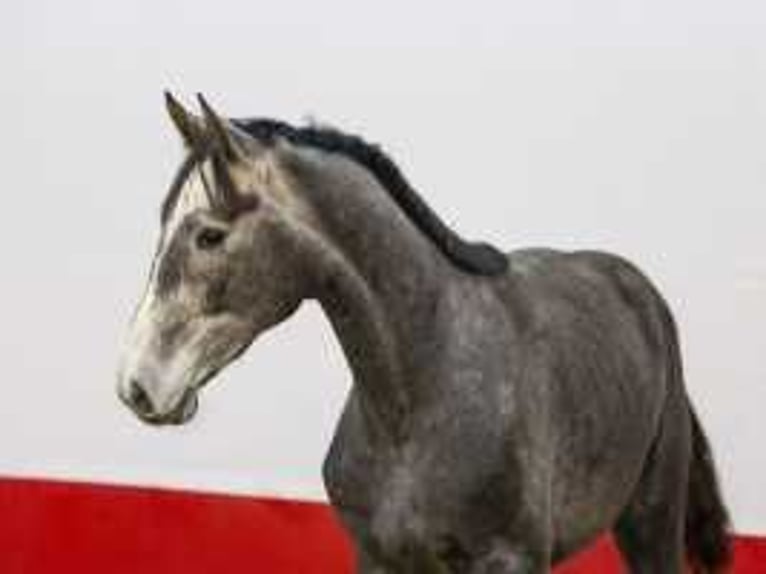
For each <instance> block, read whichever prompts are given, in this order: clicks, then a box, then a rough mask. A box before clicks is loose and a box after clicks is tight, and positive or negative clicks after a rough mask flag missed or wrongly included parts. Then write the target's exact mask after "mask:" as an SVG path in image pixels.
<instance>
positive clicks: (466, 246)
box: [233, 119, 508, 275]
mask: <svg viewBox="0 0 766 574" xmlns="http://www.w3.org/2000/svg"><path fill="white" fill-rule="evenodd" d="M233 122H234V123H235V124H236V125H237V126H238V127H240V128H241V129H243V130H244V131H246V132H247V133H248V134H250V135H251V136H252V137H254V138H256V139H257V140H259V141H261V142H263V143H265V144H272V143H273V142H274V141H275V140H276V139H277V138H284V139H285V140H287V141H289V142H290V143H293V144H295V145H305V146H310V147H314V148H317V149H320V150H323V151H326V152H331V153H339V154H342V155H344V156H346V157H348V158H349V159H351V160H353V161H355V162H356V163H358V164H360V165H362V166H363V167H365V168H366V169H367V170H369V171H370V172H371V173H372V174H373V175H374V176H375V177H376V178H377V180H378V181H379V183H380V184H381V185H382V186H383V188H384V189H386V190H387V191H388V193H389V194H390V195H391V197H392V198H393V199H394V201H395V202H396V203H397V205H399V207H400V208H401V209H402V210H403V211H404V212H405V213H406V214H407V216H408V217H409V218H410V220H411V221H412V222H413V223H415V225H417V227H418V228H419V229H420V230H421V231H423V233H425V234H426V236H428V237H429V238H430V239H431V240H432V241H433V242H434V243H435V244H436V245H437V246H438V247H439V249H440V250H441V251H442V253H444V254H445V255H446V256H447V257H448V258H449V259H450V260H451V261H452V262H454V263H455V265H457V266H458V267H459V268H461V269H463V270H465V271H468V272H470V273H475V274H478V275H499V274H501V273H503V272H505V270H506V268H507V265H508V263H507V260H506V257H505V255H504V254H503V253H502V252H501V251H499V250H498V249H496V248H495V247H493V246H491V245H489V244H487V243H482V242H469V241H466V240H464V239H463V238H461V237H460V236H459V235H458V234H457V233H455V232H454V231H453V230H452V229H450V228H449V227H448V226H447V225H446V224H445V223H444V222H443V221H442V220H441V218H440V217H439V216H438V215H437V214H436V213H435V212H434V211H433V210H432V209H431V208H430V207H429V206H428V204H426V203H425V201H423V199H422V198H421V197H420V196H419V195H418V193H417V192H416V191H415V190H414V189H413V188H412V187H411V186H410V184H409V183H408V182H407V180H406V179H405V177H404V175H403V174H402V172H401V171H400V170H399V168H398V167H397V166H396V164H395V163H394V162H393V161H392V160H391V158H390V157H388V156H387V155H386V154H385V153H384V152H383V151H382V150H381V149H380V147H378V146H376V145H372V144H369V143H367V142H366V141H364V140H363V139H362V138H360V137H358V136H354V135H350V134H345V133H343V132H340V131H338V130H335V129H329V128H325V127H317V126H307V127H300V128H298V127H295V126H292V125H290V124H287V123H285V122H281V121H279V120H273V119H240V120H233Z"/></svg>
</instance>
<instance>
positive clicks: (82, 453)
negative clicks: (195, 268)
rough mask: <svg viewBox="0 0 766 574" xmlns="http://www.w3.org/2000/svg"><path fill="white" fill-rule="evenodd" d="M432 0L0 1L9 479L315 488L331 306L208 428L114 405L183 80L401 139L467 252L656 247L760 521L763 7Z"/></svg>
mask: <svg viewBox="0 0 766 574" xmlns="http://www.w3.org/2000/svg"><path fill="white" fill-rule="evenodd" d="M413 4H416V3H413V2H407V1H405V0H388V1H387V2H376V3H360V2H354V1H352V0H330V1H324V2H305V3H298V2H295V1H287V2H285V1H281V2H275V3H273V4H271V3H269V4H267V3H263V2H253V1H251V2H246V3H244V2H243V3H240V4H237V3H235V2H233V1H231V0H218V1H216V2H203V1H201V0H200V1H188V0H187V1H184V2H181V1H176V2H162V3H160V2H152V1H150V0H141V1H132V2H127V1H126V2H121V3H116V2H109V3H107V2H97V1H95V0H69V1H67V2H55V1H53V0H48V1H44V0H24V1H22V0H15V1H13V0H12V1H10V2H5V3H4V4H3V5H2V7H0V70H2V74H3V77H2V82H1V83H0V126H2V130H0V158H2V160H0V165H2V169H0V181H1V182H2V197H3V208H2V222H1V224H0V262H2V278H1V281H0V289H2V291H1V292H0V293H1V295H2V296H1V297H0V318H1V320H0V358H1V359H2V382H1V383H0V385H2V387H0V388H1V389H2V391H3V392H2V396H0V474H6V475H8V474H33V475H47V476H51V475H54V476H66V477H75V478H86V479H97V480H118V481H131V482H141V483H160V484H172V485H178V486H193V487H204V488H215V489H224V490H240V491H244V492H280V493H285V494H307V493H308V494H311V495H314V496H321V493H322V489H321V484H320V481H319V465H320V461H321V459H322V454H323V451H324V448H325V446H326V444H327V443H328V441H329V437H330V436H331V433H332V429H333V424H334V421H335V419H336V417H337V415H338V412H339V408H340V405H341V400H342V397H343V396H344V393H345V392H346V389H347V387H348V385H349V375H348V373H347V372H346V369H345V364H344V361H343V357H342V356H341V354H340V350H339V347H338V345H337V344H336V342H335V341H334V340H333V339H332V336H331V332H330V329H329V328H328V326H327V325H326V323H325V322H324V320H323V319H322V317H321V314H320V313H319V311H318V309H317V308H316V307H314V306H307V307H306V308H305V309H304V310H303V312H302V313H300V314H299V315H298V316H297V317H296V318H295V319H294V320H293V321H291V322H290V323H288V324H286V325H284V326H282V327H281V328H279V329H278V330H276V331H274V332H273V333H271V334H270V335H269V336H267V337H265V338H264V339H263V340H262V341H260V342H259V343H258V344H257V345H256V346H255V348H253V349H252V350H251V352H250V353H249V355H248V356H247V357H246V358H245V359H244V360H243V361H242V362H241V363H238V364H237V365H235V366H234V367H232V368H231V369H230V370H229V371H227V372H226V373H225V374H224V375H222V376H221V378H220V380H219V381H218V383H217V384H216V385H215V386H214V387H212V388H211V389H210V390H209V391H208V392H206V394H205V396H204V401H203V407H202V411H201V413H200V416H199V418H198V419H197V420H196V422H195V424H193V425H191V426H189V427H186V428H182V429H173V430H162V431H157V430H155V429H150V428H145V427H143V426H140V425H139V424H138V423H137V422H136V421H135V420H134V419H133V418H132V417H131V416H130V415H129V414H128V413H127V412H126V411H125V410H124V409H123V408H122V407H121V406H119V405H118V404H117V401H116V399H115V398H114V391H113V387H114V380H113V379H114V371H115V365H116V355H117V349H118V346H119V343H120V338H121V336H122V333H123V332H124V327H125V325H126V323H127V320H128V317H129V314H130V312H131V310H132V305H133V304H134V302H135V301H136V300H137V298H138V295H139V292H140V290H141V287H142V285H143V281H144V277H145V274H146V271H147V266H148V263H149V258H150V255H151V252H152V249H153V242H154V240H155V237H156V234H157V224H158V206H159V202H160V200H161V198H162V196H163V193H164V190H165V188H166V186H167V184H168V182H169V179H170V177H171V174H172V173H173V171H174V169H175V165H176V164H177V162H178V161H179V159H180V151H179V147H178V145H177V143H176V141H175V136H174V134H173V133H172V131H171V129H170V126H169V124H168V122H167V121H166V119H165V117H164V113H163V109H162V104H161V90H162V89H163V88H166V87H169V88H173V89H175V90H177V91H178V92H179V93H180V94H182V95H185V96H192V95H193V93H194V92H195V91H197V90H202V91H205V92H206V93H207V94H208V95H209V96H210V98H211V99H212V101H213V102H214V103H215V104H217V105H218V106H219V107H220V108H222V109H224V110H226V111H228V112H230V113H231V114H233V115H249V114H254V115H274V116H278V117H282V118H285V119H288V120H300V119H301V117H303V116H305V115H307V114H311V115H315V116H316V117H318V118H319V119H321V120H324V121H328V122H331V123H334V124H337V125H338V126H341V127H344V128H347V129H349V130H352V131H357V132H360V133H362V134H364V135H366V136H367V137H369V138H370V139H372V140H374V141H380V142H382V143H384V144H385V145H386V147H387V148H388V149H389V150H390V151H391V152H392V153H393V154H394V157H395V158H397V159H398V160H399V161H400V163H401V165H402V167H403V168H404V169H405V171H406V173H408V174H409V176H410V178H411V179H412V181H413V182H414V183H415V184H416V186H417V187H418V188H419V189H420V190H422V192H423V194H424V195H425V196H426V197H427V198H428V199H429V200H430V201H431V202H432V204H433V205H434V207H435V208H436V209H437V210H438V211H439V212H441V213H442V214H443V215H444V216H445V217H446V218H447V219H448V220H450V221H453V222H455V223H456V225H457V227H458V228H459V229H460V230H461V231H463V232H465V234H466V235H468V236H471V237H483V238H488V239H491V240H493V241H495V242H497V243H499V244H502V245H503V246H506V247H511V246H522V245H529V244H538V245H539V244H545V245H553V246H559V247H601V248H607V249H612V250H616V251H619V252H622V253H624V254H626V255H628V256H630V257H632V258H634V259H635V260H636V261H637V262H638V263H640V264H641V265H642V266H643V267H644V268H645V269H646V270H648V271H649V272H650V274H651V275H652V276H653V277H654V278H655V279H656V281H657V282H658V283H659V284H660V285H661V286H662V288H663V289H664V292H665V293H666V295H667V297H668V298H669V299H670V301H671V303H672V304H673V306H674V308H675V310H676V312H677V315H678V317H679V319H680V322H681V327H682V331H683V337H684V351H685V356H686V363H687V373H688V380H689V387H690V390H691V393H692V395H693V397H694V399H695V401H696V403H697V405H698V408H699V410H700V412H701V416H702V418H703V419H704V423H705V426H706V427H707V429H708V430H709V433H710V435H711V437H712V440H713V443H714V447H715V450H716V454H717V457H718V459H719V462H720V466H721V468H722V474H723V481H724V483H725V489H726V494H727V495H728V499H729V501H730V503H731V505H732V508H733V510H734V515H735V518H736V522H737V526H738V528H739V529H740V530H743V531H760V532H761V533H763V532H766V497H765V496H764V495H763V494H762V489H763V487H764V486H766V455H765V454H764V453H766V449H764V448H763V446H762V444H761V442H762V439H763V438H764V434H766V410H765V409H766V366H764V365H766V363H764V361H763V354H764V337H763V331H764V327H765V326H766V253H764V252H763V246H764V245H765V244H766V227H764V216H766V107H765V102H766V34H764V31H766V28H765V26H766V8H764V5H763V3H761V2H756V1H751V2H744V1H740V2H735V1H729V2H726V3H723V2H713V1H700V0H696V1H693V0H688V1H675V2H669V1H667V0H657V1H653V0H652V1H649V0H647V1H644V2H637V1H634V2H628V1H621V2H616V1H614V0H603V1H594V0H590V1H582V0H578V1H577V2H575V1H569V0H547V1H540V0H534V1H532V0H529V1H527V2H514V3H511V2H503V1H500V0H498V1H496V2H493V1H490V0H480V1H479V0H477V1H474V2H470V3H466V2H452V3H448V2H444V1H441V2H437V1H429V2H420V3H417V6H413ZM296 358H298V360H296Z"/></svg>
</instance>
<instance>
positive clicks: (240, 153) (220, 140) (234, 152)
mask: <svg viewBox="0 0 766 574" xmlns="http://www.w3.org/2000/svg"><path fill="white" fill-rule="evenodd" d="M197 99H198V100H199V105H200V107H201V108H202V115H203V117H204V118H205V124H206V125H207V127H208V130H209V131H210V136H212V140H213V143H214V144H215V145H216V146H217V148H218V149H219V150H220V151H221V152H223V154H224V157H226V159H228V160H229V161H236V160H239V159H242V158H243V157H244V156H245V149H244V145H243V142H242V141H240V139H239V138H240V136H239V134H238V131H239V130H238V129H237V128H236V127H235V126H233V125H232V124H231V122H229V121H228V120H226V119H224V118H222V117H221V116H219V115H218V114H217V113H216V112H215V111H214V110H213V108H212V107H211V106H210V104H208V102H207V100H206V99H205V96H203V95H202V94H197Z"/></svg>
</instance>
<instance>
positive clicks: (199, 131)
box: [165, 91, 205, 150]
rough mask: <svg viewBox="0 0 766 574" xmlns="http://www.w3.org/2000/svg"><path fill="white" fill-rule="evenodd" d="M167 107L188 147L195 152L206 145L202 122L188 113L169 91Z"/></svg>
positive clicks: (166, 99)
mask: <svg viewBox="0 0 766 574" xmlns="http://www.w3.org/2000/svg"><path fill="white" fill-rule="evenodd" d="M165 107H166V108H167V110H168V115H169V116H170V119H171V120H173V124H174V125H175V126H176V129H177V130H178V133H179V134H181V138H182V139H183V141H184V144H185V145H186V147H188V148H190V149H193V150H195V149H199V148H200V147H201V146H202V145H203V144H204V139H205V134H204V129H203V126H202V122H201V120H200V119H199V118H198V117H196V116H194V115H193V114H191V113H189V112H188V111H186V109H185V108H184V107H183V106H182V105H181V104H180V103H179V101H178V100H177V99H175V97H173V94H171V93H170V92H168V91H166V92H165Z"/></svg>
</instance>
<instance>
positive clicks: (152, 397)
mask: <svg viewBox="0 0 766 574" xmlns="http://www.w3.org/2000/svg"><path fill="white" fill-rule="evenodd" d="M200 103H201V106H202V115H201V116H196V115H193V114H190V113H189V112H187V111H186V110H185V109H184V108H183V107H181V105H180V104H179V103H178V102H177V101H176V100H175V99H173V97H172V96H170V95H169V94H168V95H167V106H168V110H169V112H170V116H171V118H172V119H173V122H174V123H175V125H176V127H177V128H178V130H179V132H180V134H181V136H182V138H183V141H184V142H185V145H186V148H187V151H188V155H187V159H186V161H185V162H184V163H183V165H182V166H181V168H180V170H179V171H178V174H177V176H176V178H175V181H174V182H173V184H172V186H171V188H170V190H169V192H168V195H167V197H166V199H165V202H164V204H163V207H162V234H161V237H160V241H159V245H158V248H157V252H156V255H155V257H154V262H153V265H152V269H151V274H150V278H149V285H148V287H147V289H146V292H145V295H144V298H143V300H142V301H141V303H140V305H139V307H138V310H137V312H136V315H135V317H134V320H133V323H132V326H131V330H130V334H129V337H128V342H127V345H126V349H125V354H124V357H123V361H122V366H121V372H120V377H119V390H118V392H119V396H120V398H121V399H122V400H123V401H124V402H125V403H126V404H127V405H128V406H129V407H130V408H131V409H132V410H133V411H134V412H135V413H136V414H137V415H138V416H139V417H140V418H141V419H142V420H144V421H146V422H148V423H152V424H180V423H184V422H186V421H188V420H189V419H190V418H191V417H192V416H193V415H194V413H195V411H196V408H197V394H198V391H199V390H200V389H201V388H202V387H203V386H204V385H205V383H207V382H208V381H209V380H210V379H211V378H212V377H213V376H214V375H215V374H216V373H217V372H218V371H219V370H220V369H222V368H223V367H224V366H226V365H227V364H228V363H229V362H231V361H232V360H233V359H234V358H235V357H237V356H238V355H239V354H240V353H242V352H243V351H244V350H245V349H246V348H247V347H248V345H249V344H250V343H251V342H252V341H253V340H254V339H255V338H256V336H257V335H258V334H259V333H261V332H263V331H264V330H266V329H268V328H270V327H272V326H274V325H276V324H277V323H280V322H281V321H284V320H285V319H287V318H288V317H289V316H290V315H291V313H293V312H294V311H295V310H296V309H297V308H298V306H299V305H300V303H301V301H303V300H304V299H308V298H313V299H316V300H318V301H319V303H320V305H321V306H322V308H323V310H324V312H325V314H326V315H327V317H328V318H329V320H330V322H331V324H332V326H333V329H334V331H335V333H336V334H337V336H338V338H339V339H340V342H341V345H342V348H343V350H344V353H345V355H346V357H347V359H348V363H349V366H350V368H351V370H352V372H353V380H354V384H353V389H352V391H351V393H350V395H349V397H348V400H347V403H346V405H345V409H344V411H343V414H342V417H341V420H340V423H339V425H338V428H337V432H336V434H335V437H334V439H333V442H332V445H331V447H330V450H329V454H328V456H327V459H326V461H325V464H324V468H323V473H324V480H325V484H326V488H327V494H328V496H329V498H330V500H331V502H332V504H333V505H334V507H335V508H336V510H337V512H338V513H339V516H340V518H341V520H342V522H343V524H344V525H345V527H346V528H347V529H348V531H349V533H350V534H351V536H352V538H353V540H354V542H355V546H356V549H357V557H358V570H359V572H362V573H365V574H371V573H378V574H382V573H397V574H399V573H413V574H422V573H426V574H428V573H470V574H484V573H487V574H489V573H497V574H510V573H522V572H524V573H541V572H549V571H550V568H551V565H552V564H555V563H557V562H558V561H560V560H561V559H562V558H564V557H566V556H568V555H570V554H572V553H573V552H575V551H577V550H578V549H580V548H582V547H583V546H585V545H587V544H588V543H589V542H590V541H592V540H593V539H594V538H595V537H597V536H598V535H600V534H601V533H604V532H606V531H610V530H611V531H612V532H613V533H614V535H615V538H616V541H617V544H618V546H619V548H620V550H621V551H622V554H623V556H624V558H625V560H626V562H627V564H628V565H629V566H630V570H631V572H636V573H647V574H663V573H680V572H682V570H683V564H684V561H685V559H686V560H688V563H690V564H691V566H692V568H693V569H694V571H696V572H717V571H721V569H722V568H724V567H725V565H726V563H727V560H728V558H729V555H730V543H729V536H728V519H727V512H726V509H725V507H724V505H723V503H722V501H721V496H720V493H719V490H718V487H717V484H716V478H715V472H714V468H713V462H712V458H711V454H710V450H709V447H708V444H707V441H706V439H705V436H704V434H703V432H702V430H701V428H700V425H699V422H698V421H697V419H696V417H695V415H694V412H693V409H692V407H691V405H690V402H689V397H688V395H687V393H686V391H685V389H684V381H683V376H682V372H681V357H680V354H679V344H678V339H677V334H676V329H675V326H674V324H673V318H672V316H671V313H670V311H669V310H668V307H667V305H666V304H665V302H664V301H663V299H662V297H661V296H660V294H659V293H658V292H657V290H656V289H655V288H654V287H653V286H652V284H651V283H650V282H649V280H648V279H647V278H646V277H645V276H644V275H643V274H642V273H641V272H640V271H639V270H637V269H636V268H635V267H634V266H633V265H631V264H630V263H628V262H626V261H624V260H623V259H620V258H618V257H615V256H613V255H609V254H605V253H599V252H592V251H589V252H574V253H564V252H559V251H553V250H548V249H525V250H520V251H514V252H512V253H511V254H509V255H506V254H503V253H501V252H499V251H497V250H496V249H494V248H493V247H491V246H489V245H487V244H484V243H471V242H466V241H465V240H463V239H461V238H460V237H459V236H458V235H456V234H455V233H454V232H453V231H451V230H450V229H449V228H448V227H447V226H445V225H444V223H442V221H441V220H440V219H439V218H438V217H437V216H436V214H434V213H433V211H431V209H429V207H428V206H427V205H426V204H425V203H424V202H423V200H422V199H421V198H420V197H419V196H418V195H417V194H416V193H415V191H414V190H413V189H412V188H411V187H410V186H409V184H408V183H407V181H406V180H405V179H404V177H403V176H402V174H401V173H400V171H399V170H398V169H397V167H396V166H395V165H394V163H393V162H392V161H391V160H390V159H389V158H388V157H387V156H386V155H385V154H384V153H383V152H382V151H381V150H380V149H378V148H377V147H375V146H372V145H369V144H367V143H365V142H364V141H362V140H361V139H359V138H357V137H353V136H349V135H346V134H343V133H340V132H338V131H335V130H331V129H326V128H321V127H316V126H311V127H304V128H296V127H293V126H290V125H288V124H285V123H282V122H279V121H275V120H265V119H257V120H228V119H224V118H222V117H220V116H219V115H217V114H216V113H215V112H214V111H213V110H212V109H211V108H210V106H209V105H208V104H207V103H206V102H205V100H204V98H202V97H200Z"/></svg>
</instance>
